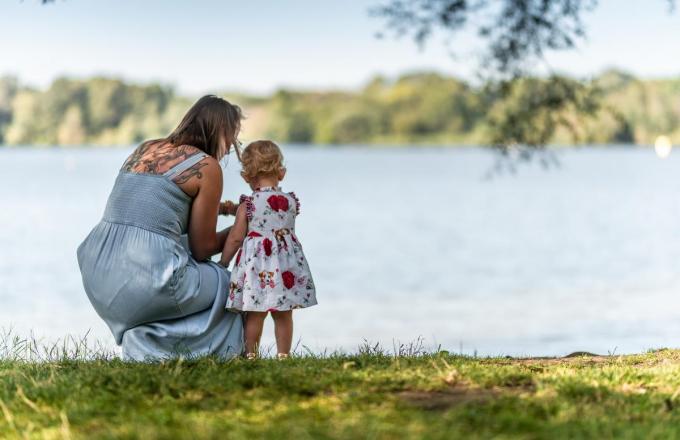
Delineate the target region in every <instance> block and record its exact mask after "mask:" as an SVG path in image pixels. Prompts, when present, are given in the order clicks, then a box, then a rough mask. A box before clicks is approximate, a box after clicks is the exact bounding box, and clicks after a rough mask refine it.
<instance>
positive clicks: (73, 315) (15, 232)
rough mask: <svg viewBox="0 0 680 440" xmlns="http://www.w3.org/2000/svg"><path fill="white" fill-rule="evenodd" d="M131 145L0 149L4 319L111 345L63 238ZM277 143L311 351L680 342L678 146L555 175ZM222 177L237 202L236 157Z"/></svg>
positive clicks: (90, 212) (76, 230) (476, 161)
mask: <svg viewBox="0 0 680 440" xmlns="http://www.w3.org/2000/svg"><path fill="white" fill-rule="evenodd" d="M127 153H128V151H127V150H23V151H22V150H0V163H1V164H2V169H3V172H2V174H0V200H2V203H3V209H2V210H0V224H2V228H1V229H0V249H2V252H1V253H0V298H1V299H2V305H1V307H0V326H3V327H8V326H9V325H12V326H13V327H14V328H15V331H16V332H18V333H26V332H28V331H29V330H30V329H33V330H34V331H35V332H36V333H37V334H39V335H45V336H49V337H57V336H60V335H64V334H66V333H76V334H82V333H85V332H86V331H87V330H88V329H91V334H92V335H94V336H96V337H98V338H102V339H105V340H107V341H109V340H110V335H109V333H108V330H107V329H106V327H105V326H104V325H103V324H102V323H101V322H100V321H99V319H98V317H97V316H96V314H95V313H94V311H93V310H92V309H91V307H90V306H89V304H88V302H87V299H86V297H85V294H84V292H83V288H82V286H81V282H80V275H79V272H78V268H77V263H76V258H75V249H76V247H77V245H78V244H79V243H80V241H81V240H82V239H83V238H84V237H85V235H86V234H87V233H88V231H89V229H90V228H91V227H92V226H93V225H94V224H95V223H96V222H97V221H98V220H99V218H100V216H101V214H102V212H103V209H104V205H105V203H106V197H107V195H108V192H109V191H110V189H111V186H112V184H113V181H114V177H115V175H116V172H117V169H118V167H119V166H120V163H122V161H123V159H124V157H125V156H126V154H127ZM285 153H286V155H287V166H288V169H289V172H288V176H287V178H286V181H284V182H283V186H284V188H285V189H288V190H295V191H296V192H297V194H298V195H299V196H300V198H301V201H302V215H301V216H300V217H299V223H298V230H299V235H300V237H301V240H302V243H303V245H304V246H305V252H306V254H307V256H308V258H309V261H310V264H311V267H312V270H313V272H314V276H315V280H316V281H317V284H318V292H319V293H318V295H319V303H320V305H319V306H317V307H314V308H311V309H309V310H302V311H299V312H297V313H296V335H297V336H299V337H301V338H302V344H304V345H307V346H308V347H309V348H310V349H312V350H315V351H318V350H323V349H324V348H328V349H330V350H333V349H335V348H344V349H347V350H352V349H354V348H356V346H357V345H358V344H360V343H361V342H362V340H363V339H364V338H365V339H368V340H371V341H380V342H382V343H383V344H384V345H385V346H386V347H388V348H391V347H392V346H393V342H394V341H402V342H404V341H412V340H414V339H416V338H417V337H418V336H422V337H424V338H425V341H426V343H427V344H428V345H430V346H434V345H438V344H441V345H442V346H443V347H445V348H447V349H449V350H452V351H458V350H462V351H463V352H465V353H472V352H473V351H474V350H476V351H477V352H478V353H480V354H515V355H516V354H533V355H538V354H545V355H548V354H564V353H567V352H570V351H575V350H588V351H595V352H600V353H607V352H608V351H614V350H616V352H617V353H622V352H632V351H641V350H645V349H648V348H655V347H660V346H677V345H679V344H678V342H677V341H678V340H680V339H679V338H680V319H679V318H680V299H679V297H678V292H679V291H680V270H678V269H679V267H680V232H679V231H680V228H679V226H678V219H680V203H679V201H680V156H673V155H671V156H670V157H668V159H667V160H664V161H660V160H658V159H657V158H656V156H655V155H654V152H653V150H651V149H644V150H643V149H635V150H631V149H618V148H615V149H609V150H588V149H584V150H571V151H565V152H562V153H560V154H559V157H560V161H561V164H562V167H561V168H560V169H552V170H549V171H544V170H542V169H540V167H535V168H532V167H529V168H525V169H522V170H521V171H520V173H519V174H518V175H517V176H514V177H513V176H500V177H497V178H494V179H491V180H485V179H483V177H484V175H485V174H486V172H487V171H488V169H489V167H491V166H492V165H493V157H492V156H491V155H490V154H489V153H485V152H482V151H479V150H469V149H460V150H436V149H433V150H427V151H416V150H409V149H402V150H380V151H370V150H360V149H338V150H329V149H311V150H306V149H294V148H288V149H287V150H286V151H285ZM225 174H226V175H225V180H226V184H225V197H229V198H232V199H237V198H238V195H239V194H240V193H241V192H244V191H246V186H245V184H243V183H242V182H241V181H240V178H239V177H238V170H237V168H236V163H235V161H232V163H231V164H230V168H228V169H227V172H226V173H225ZM222 223H223V224H226V222H222ZM265 332H266V335H267V336H266V341H265V343H271V342H272V340H273V338H272V337H271V328H268V329H266V330H265Z"/></svg>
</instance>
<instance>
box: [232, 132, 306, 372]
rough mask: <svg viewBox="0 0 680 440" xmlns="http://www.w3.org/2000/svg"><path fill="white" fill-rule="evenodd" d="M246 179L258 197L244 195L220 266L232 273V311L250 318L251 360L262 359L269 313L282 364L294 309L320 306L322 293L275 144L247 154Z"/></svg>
mask: <svg viewBox="0 0 680 440" xmlns="http://www.w3.org/2000/svg"><path fill="white" fill-rule="evenodd" d="M241 163H242V166H243V170H242V171H241V176H242V177H243V179H244V180H245V181H246V182H247V183H248V184H249V185H250V188H251V189H252V190H253V193H252V194H251V195H250V196H246V195H242V196H241V199H240V203H239V206H238V209H237V210H236V220H235V222H234V226H233V227H232V228H231V231H230V232H229V237H228V238H227V241H226V243H225V245H224V250H223V252H222V258H221V261H220V264H222V265H224V266H228V265H229V262H230V261H231V259H232V258H233V257H234V255H236V261H235V262H234V266H233V269H232V273H231V283H230V288H229V297H228V299H227V308H228V309H230V310H239V311H244V312H247V313H246V318H245V340H246V341H245V343H246V356H247V357H248V358H249V359H252V358H254V357H256V356H257V350H258V345H259V342H260V337H261V335H262V327H263V325H264V320H265V318H266V317H267V314H268V313H271V315H272V318H273V319H274V334H275V336H276V348H277V352H278V357H279V358H285V357H288V355H289V353H290V348H291V343H292V339H293V312H292V311H293V309H299V308H303V307H309V306H313V305H315V304H316V303H317V302H316V292H315V288H314V281H313V280H312V275H311V273H310V271H309V266H308V264H307V260H306V259H305V255H304V254H303V252H302V246H301V245H300V241H299V240H298V238H297V236H296V235H295V217H297V216H298V215H299V214H300V202H299V200H298V198H297V197H296V196H295V194H294V193H292V192H283V191H282V190H281V188H280V187H279V182H281V180H283V178H284V176H285V175H286V169H285V168H284V166H283V154H281V150H280V149H279V147H278V146H277V145H276V144H275V143H274V142H271V141H266V140H261V141H256V142H253V143H251V144H249V145H248V146H247V147H246V148H245V149H244V150H243V153H241Z"/></svg>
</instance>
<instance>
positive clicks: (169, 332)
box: [78, 153, 243, 360]
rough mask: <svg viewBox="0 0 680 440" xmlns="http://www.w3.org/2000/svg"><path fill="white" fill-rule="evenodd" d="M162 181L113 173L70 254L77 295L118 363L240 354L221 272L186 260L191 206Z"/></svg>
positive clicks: (237, 326)
mask: <svg viewBox="0 0 680 440" xmlns="http://www.w3.org/2000/svg"><path fill="white" fill-rule="evenodd" d="M203 157H205V154H204V153H199V154H196V155H194V156H192V157H190V158H188V159H187V160H185V161H184V162H182V163H180V164H178V165H177V166H175V167H173V168H172V169H170V170H169V171H168V172H167V173H165V174H164V175H154V174H137V173H130V172H125V171H121V172H120V173H119V174H118V178H117V179H116V183H115V185H114V187H113V190H112V191H111V195H110V196H109V200H108V203H107V205H106V210H105V212H104V216H103V218H102V220H101V221H100V222H99V224H97V226H95V227H94V229H93V230H92V231H91V232H90V234H89V235H88V236H87V238H86V239H85V241H84V242H83V243H82V244H81V245H80V246H79V247H78V264H79V265H80V272H81V274H82V277H83V285H84V287H85V292H86V293H87V296H88V297H89V299H90V302H91V303H92V305H93V306H94V308H95V310H96V311H97V313H98V314H99V316H100V317H101V318H102V319H103V320H104V321H105V322H106V324H107V325H108V326H109V328H110V329H111V332H112V333H113V336H114V338H115V340H116V343H117V344H118V345H122V346H123V357H124V358H126V359H131V360H150V359H163V358H168V357H175V356H178V355H189V356H202V355H209V354H215V355H218V356H221V357H232V356H235V355H238V354H240V353H241V349H242V347H243V326H242V323H241V316H240V315H238V314H235V313H231V312H228V311H226V310H225V304H226V296H227V294H228V290H229V271H228V270H226V269H225V268H223V267H222V266H220V265H218V264H215V263H213V262H211V261H206V262H198V261H196V260H195V259H194V258H192V256H191V254H190V253H189V251H188V247H187V244H186V237H185V236H183V234H186V231H187V226H188V223H189V213H190V211H191V203H192V198H191V197H190V196H188V195H187V194H186V193H185V192H184V191H182V190H181V189H180V188H179V186H177V185H176V184H175V183H174V182H173V181H172V179H173V178H174V177H175V176H177V175H179V174H180V173H181V172H183V171H185V170H186V169H187V168H189V167H190V166H192V165H194V164H195V163H197V162H198V161H200V160H201V159H203Z"/></svg>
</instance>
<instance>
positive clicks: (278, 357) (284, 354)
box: [276, 353, 288, 360]
mask: <svg viewBox="0 0 680 440" xmlns="http://www.w3.org/2000/svg"><path fill="white" fill-rule="evenodd" d="M276 358H277V359H278V360H282V359H288V353H279V354H277V355H276Z"/></svg>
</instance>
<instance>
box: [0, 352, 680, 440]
mask: <svg viewBox="0 0 680 440" xmlns="http://www.w3.org/2000/svg"><path fill="white" fill-rule="evenodd" d="M21 342H22V340H12V341H8V340H7V339H5V341H4V345H3V341H2V340H1V339H0V358H3V359H4V360H0V437H1V438H8V439H12V438H17V439H20V438H36V439H38V438H39V439H43V438H47V439H50V438H54V439H61V438H64V439H68V438H72V439H81V438H82V439H97V438H105V439H108V438H123V439H137V438H139V439H165V438H167V439H183V438H187V439H189V438H191V439H195V438H197V439H204V438H205V439H209V438H215V439H223V438H235V439H239V438H277V439H278V438H293V439H307V438H322V439H345V438H371V439H397V438H398V439H408V438H426V439H452V438H530V439H540V438H545V439H554V438H613V437H616V438H664V439H667V438H678V437H680V351H676V350H657V351H653V352H649V353H645V354H640V355H629V356H587V355H586V356H575V357H569V358H534V359H512V358H475V357H467V356H460V355H452V354H449V353H447V352H445V351H439V352H435V353H424V352H423V351H422V347H421V345H419V344H412V345H409V346H401V347H396V349H395V351H396V354H394V353H392V354H390V353H387V352H385V351H384V350H382V349H381V348H380V347H379V346H377V345H369V344H364V345H363V346H361V347H360V348H359V350H358V352H357V353H356V354H352V355H349V354H342V353H333V354H325V355H313V354H311V353H308V354H306V355H301V356H297V357H293V358H291V359H288V360H285V361H277V360H274V359H260V360H255V361H246V360H243V359H234V360H231V361H220V360H217V359H212V358H203V359H196V360H186V359H184V360H182V359H179V360H172V361H167V362H162V363H126V362H123V361H121V360H120V359H117V358H115V357H110V355H109V354H103V353H102V352H97V351H90V350H88V349H85V348H84V347H85V345H83V344H81V343H80V342H79V341H71V342H70V343H68V344H63V345H61V346H59V347H56V346H52V347H51V348H50V349H45V350H43V351H40V350H37V348H38V347H39V345H38V344H36V343H25V344H24V345H23V349H22V348H17V346H16V344H17V343H21ZM79 345H80V349H79V350H80V351H77V350H76V351H74V350H75V349H74V347H77V346H79ZM27 347H32V348H30V349H27ZM22 350H23V351H22ZM26 350H28V351H26ZM27 353H28V354H31V353H32V355H31V356H33V357H31V358H26V355H27Z"/></svg>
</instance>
